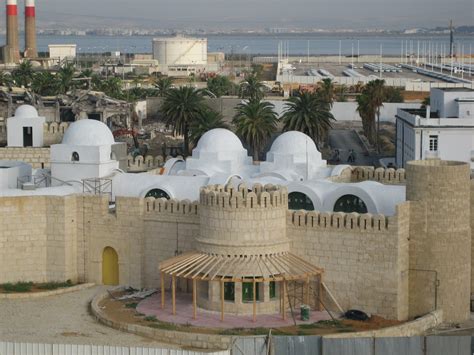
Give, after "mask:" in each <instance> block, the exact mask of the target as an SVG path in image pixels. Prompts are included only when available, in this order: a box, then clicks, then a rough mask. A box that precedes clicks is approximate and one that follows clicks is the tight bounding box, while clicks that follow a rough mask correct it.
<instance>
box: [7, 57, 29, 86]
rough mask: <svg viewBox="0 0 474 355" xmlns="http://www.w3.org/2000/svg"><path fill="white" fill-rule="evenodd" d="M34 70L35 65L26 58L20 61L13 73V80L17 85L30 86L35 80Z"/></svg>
mask: <svg viewBox="0 0 474 355" xmlns="http://www.w3.org/2000/svg"><path fill="white" fill-rule="evenodd" d="M33 76H34V70H33V65H32V64H31V62H30V61H29V60H24V61H22V62H21V63H20V65H19V66H18V68H16V69H15V70H14V71H13V73H12V77H13V82H14V83H15V85H16V86H19V87H25V88H28V87H29V86H30V85H31V82H32V81H33Z"/></svg>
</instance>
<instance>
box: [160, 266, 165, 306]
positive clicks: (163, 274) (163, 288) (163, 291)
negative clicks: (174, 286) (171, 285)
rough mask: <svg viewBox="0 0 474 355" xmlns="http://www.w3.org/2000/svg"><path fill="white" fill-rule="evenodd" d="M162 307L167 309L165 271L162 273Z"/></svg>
mask: <svg viewBox="0 0 474 355" xmlns="http://www.w3.org/2000/svg"><path fill="white" fill-rule="evenodd" d="M161 309H165V273H164V272H162V273H161Z"/></svg>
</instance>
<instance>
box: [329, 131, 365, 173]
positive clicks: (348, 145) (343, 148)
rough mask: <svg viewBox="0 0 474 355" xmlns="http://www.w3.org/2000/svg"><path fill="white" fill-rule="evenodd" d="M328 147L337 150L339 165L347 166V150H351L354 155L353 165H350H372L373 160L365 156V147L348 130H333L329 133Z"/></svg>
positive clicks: (354, 134)
mask: <svg viewBox="0 0 474 355" xmlns="http://www.w3.org/2000/svg"><path fill="white" fill-rule="evenodd" d="M329 146H330V147H331V149H333V150H334V149H338V150H339V152H340V158H341V161H340V164H348V163H347V157H348V155H349V149H353V150H354V151H355V153H356V161H355V163H350V164H351V165H372V164H373V158H372V157H370V156H365V155H364V154H365V153H366V150H365V147H364V146H363V144H362V143H361V141H360V139H359V137H358V136H357V134H356V132H354V131H353V130H348V129H333V130H331V131H330V132H329Z"/></svg>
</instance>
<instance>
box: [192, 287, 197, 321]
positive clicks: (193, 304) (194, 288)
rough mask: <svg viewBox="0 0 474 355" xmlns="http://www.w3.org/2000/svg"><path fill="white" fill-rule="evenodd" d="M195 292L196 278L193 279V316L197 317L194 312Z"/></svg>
mask: <svg viewBox="0 0 474 355" xmlns="http://www.w3.org/2000/svg"><path fill="white" fill-rule="evenodd" d="M196 294H197V282H196V279H193V318H194V319H196V318H197V314H196V308H197V306H196V299H197V297H196Z"/></svg>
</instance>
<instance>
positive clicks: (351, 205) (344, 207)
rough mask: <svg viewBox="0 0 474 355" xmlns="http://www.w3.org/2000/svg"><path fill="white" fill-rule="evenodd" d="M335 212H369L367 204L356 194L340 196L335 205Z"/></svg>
mask: <svg viewBox="0 0 474 355" xmlns="http://www.w3.org/2000/svg"><path fill="white" fill-rule="evenodd" d="M334 212H344V213H352V212H356V213H360V214H364V213H367V205H366V204H365V202H364V201H362V199H361V198H360V197H358V196H355V195H344V196H342V197H340V198H339V199H338V200H337V201H336V203H335V205H334Z"/></svg>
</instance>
